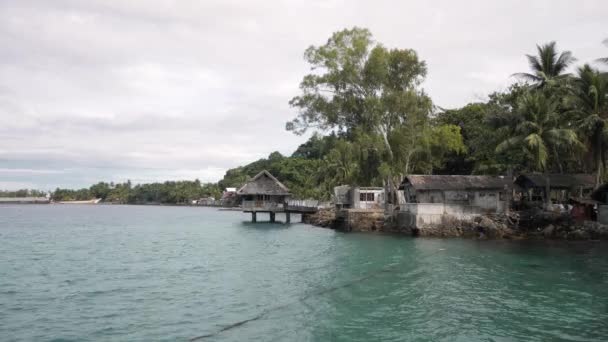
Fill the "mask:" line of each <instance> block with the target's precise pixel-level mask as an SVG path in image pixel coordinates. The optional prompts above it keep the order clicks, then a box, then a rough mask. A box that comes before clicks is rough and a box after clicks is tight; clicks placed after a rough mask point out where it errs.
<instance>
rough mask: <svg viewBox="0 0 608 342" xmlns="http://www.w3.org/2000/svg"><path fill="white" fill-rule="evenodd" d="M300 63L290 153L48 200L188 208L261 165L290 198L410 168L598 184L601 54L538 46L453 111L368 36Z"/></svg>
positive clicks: (603, 92) (602, 142) (407, 60)
mask: <svg viewBox="0 0 608 342" xmlns="http://www.w3.org/2000/svg"><path fill="white" fill-rule="evenodd" d="M604 43H605V44H606V45H608V41H605V42H604ZM598 44H599V42H598ZM606 54H607V55H608V52H607V53H606ZM304 58H305V60H306V62H308V63H309V64H310V70H311V72H310V74H308V75H305V76H304V78H303V79H302V82H301V83H300V90H301V93H300V94H298V95H297V96H295V97H294V98H293V99H291V101H290V105H291V106H292V107H293V108H294V109H296V110H297V116H296V117H295V118H294V119H293V120H292V121H289V122H287V124H286V129H287V130H288V131H291V132H293V133H294V134H304V133H305V132H308V131H313V132H314V134H312V136H311V137H310V138H309V139H308V141H306V142H305V143H304V144H302V145H300V146H299V147H298V148H297V149H296V151H295V152H294V153H293V154H292V155H291V156H283V155H281V154H280V153H278V152H273V153H271V154H270V155H269V156H268V158H264V159H260V160H258V161H255V162H253V163H250V164H248V165H245V166H241V167H238V168H235V169H231V170H228V171H227V172H226V175H225V176H224V178H223V179H222V180H220V181H219V182H218V183H217V184H201V183H200V182H199V181H191V182H188V181H183V182H165V183H162V184H161V183H154V184H142V185H135V186H132V185H131V184H130V182H127V183H123V184H111V183H110V184H108V183H99V184H96V185H93V186H92V187H91V188H89V189H82V190H63V189H57V190H56V191H55V192H54V194H53V198H55V199H58V200H59V199H61V200H66V199H88V198H92V197H96V198H103V199H105V200H108V201H113V202H120V203H146V202H158V203H185V202H188V201H189V200H190V199H195V198H200V197H204V196H214V197H216V198H217V197H219V196H220V193H221V190H222V189H224V188H226V187H239V186H241V185H242V184H243V183H244V182H246V180H247V179H248V178H250V177H252V176H254V175H255V174H256V173H258V172H259V171H261V170H263V169H267V170H269V171H270V172H271V173H272V174H274V175H275V176H276V177H277V178H279V179H280V180H281V181H282V182H284V183H285V184H286V185H287V186H288V187H289V188H290V189H291V191H292V192H293V193H294V195H295V196H296V197H299V198H318V199H327V198H329V196H330V194H331V190H332V189H333V187H334V186H336V185H339V184H352V185H361V186H366V185H382V184H383V183H384V182H388V184H389V185H391V186H396V185H397V184H398V182H399V181H400V179H401V177H402V176H403V175H404V174H408V173H418V174H505V173H507V172H514V173H518V172H543V173H594V174H596V175H597V182H598V184H599V183H600V182H603V181H606V180H607V176H606V157H607V155H608V127H607V126H606V120H607V119H608V76H607V74H606V73H605V72H603V71H602V69H601V68H602V66H608V57H604V58H601V56H598V59H597V60H595V61H592V62H591V64H580V65H578V64H576V63H577V60H576V59H575V57H574V56H573V54H572V53H571V52H570V51H560V50H559V49H558V46H557V44H556V43H555V42H549V43H545V44H542V45H538V46H537V47H536V51H535V53H534V54H530V55H522V58H526V59H527V61H528V62H529V65H530V68H529V70H522V71H521V72H520V73H517V74H514V75H512V77H513V79H514V80H515V82H514V84H513V85H512V86H511V87H509V88H508V89H506V90H502V91H497V92H494V93H492V94H489V95H488V98H487V101H485V102H478V103H470V104H468V105H466V106H464V107H462V108H457V109H443V108H439V107H437V106H435V105H434V104H433V102H432V100H431V98H430V97H429V95H428V94H427V93H426V92H425V91H424V89H423V88H422V86H421V84H422V83H423V81H424V80H425V77H426V75H427V65H426V63H425V62H424V61H423V60H422V59H421V58H420V57H419V56H418V54H417V53H416V51H414V50H412V49H397V48H387V47H385V46H384V45H382V44H380V43H378V42H376V41H374V39H373V37H372V34H371V33H370V31H368V30H367V29H362V28H356V27H355V28H352V29H345V30H342V31H339V32H336V33H334V34H333V35H332V36H331V37H330V38H329V40H328V41H327V42H326V43H325V44H324V45H321V46H311V47H309V48H308V49H307V50H306V51H305V53H304ZM571 70H574V72H572V73H570V72H569V71H571Z"/></svg>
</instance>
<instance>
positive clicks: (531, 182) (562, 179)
mask: <svg viewBox="0 0 608 342" xmlns="http://www.w3.org/2000/svg"><path fill="white" fill-rule="evenodd" d="M547 176H548V177H549V186H550V187H551V188H553V189H556V188H561V189H570V188H577V187H581V186H582V187H583V188H586V189H592V188H594V187H595V176H594V175H591V174H582V173H580V174H555V173H552V174H549V175H544V174H542V173H524V174H521V175H519V176H518V177H517V179H515V184H517V185H519V186H521V187H522V188H539V187H545V186H546V184H547V183H546V180H547Z"/></svg>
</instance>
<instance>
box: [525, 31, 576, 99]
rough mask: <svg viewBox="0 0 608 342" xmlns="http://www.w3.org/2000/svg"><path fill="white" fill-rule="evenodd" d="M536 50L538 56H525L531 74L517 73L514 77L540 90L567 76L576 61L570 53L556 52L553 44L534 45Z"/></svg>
mask: <svg viewBox="0 0 608 342" xmlns="http://www.w3.org/2000/svg"><path fill="white" fill-rule="evenodd" d="M536 49H537V53H538V55H536V56H534V55H526V57H527V58H528V63H529V64H530V69H532V72H531V73H525V72H524V73H517V74H514V76H516V77H519V78H521V79H524V80H528V81H532V82H533V83H535V84H537V85H538V86H539V87H540V88H543V87H545V86H547V85H554V84H555V82H557V81H559V80H562V79H564V78H565V77H567V76H568V74H566V70H567V69H568V67H569V66H570V65H571V64H572V63H574V62H575V61H576V59H575V58H574V56H572V53H571V52H570V51H563V52H561V53H560V52H558V50H557V47H556V43H555V42H549V43H547V44H544V45H536Z"/></svg>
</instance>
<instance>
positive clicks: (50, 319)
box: [0, 205, 608, 341]
mask: <svg viewBox="0 0 608 342" xmlns="http://www.w3.org/2000/svg"><path fill="white" fill-rule="evenodd" d="M280 218H281V217H278V219H280ZM249 219H250V217H249V216H248V215H244V214H241V213H238V212H221V211H216V210H214V209H209V208H189V207H156V206H68V205H65V206H61V205H46V206H43V205H41V206H0V341H187V340H189V339H192V338H196V337H200V339H199V341H246V340H255V341H606V340H608V245H607V244H604V243H599V242H590V243H589V242H587V243H565V242H559V243H557V242H552V243H551V242H514V241H474V240H457V239H454V240H441V239H421V238H418V239H415V238H409V237H396V236H387V235H371V234H342V233H337V232H334V231H332V230H328V229H322V228H315V227H312V226H309V225H305V224H298V223H293V224H291V225H284V224H270V223H258V224H251V223H248V222H247V221H248V220H249ZM258 219H260V218H259V217H258ZM261 219H265V216H262V218H261ZM294 221H295V220H294Z"/></svg>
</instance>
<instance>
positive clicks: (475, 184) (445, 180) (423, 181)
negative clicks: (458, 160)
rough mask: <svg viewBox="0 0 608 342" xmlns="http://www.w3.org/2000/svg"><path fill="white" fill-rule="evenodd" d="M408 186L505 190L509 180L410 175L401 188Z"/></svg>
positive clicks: (437, 188)
mask: <svg viewBox="0 0 608 342" xmlns="http://www.w3.org/2000/svg"><path fill="white" fill-rule="evenodd" d="M407 185H411V186H412V187H413V188H414V189H416V190H469V189H471V190H473V189H505V187H506V186H508V185H509V180H508V178H507V177H504V176H461V175H409V176H407V177H405V178H404V179H403V182H401V186H400V187H399V188H400V189H403V188H404V187H405V186H407Z"/></svg>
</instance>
